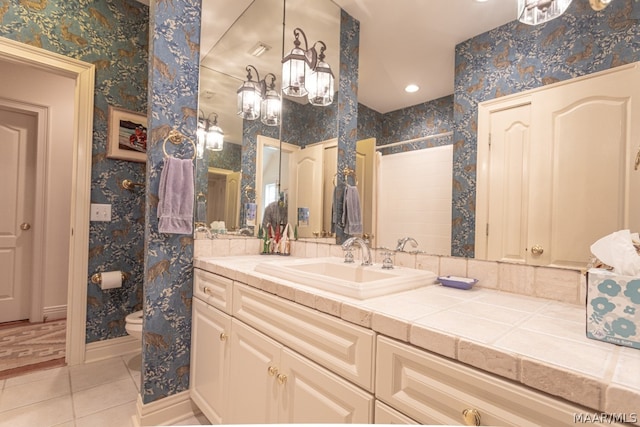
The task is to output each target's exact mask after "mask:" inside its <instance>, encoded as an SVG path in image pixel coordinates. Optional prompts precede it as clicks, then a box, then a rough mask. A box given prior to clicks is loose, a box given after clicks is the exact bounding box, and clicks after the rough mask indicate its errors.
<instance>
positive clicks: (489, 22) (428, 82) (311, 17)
mask: <svg viewBox="0 0 640 427" xmlns="http://www.w3.org/2000/svg"><path fill="white" fill-rule="evenodd" d="M202 7H203V11H202V34H201V81H200V92H201V97H200V107H201V109H202V110H203V111H205V113H209V112H211V111H215V112H216V113H217V114H218V115H219V124H220V126H221V127H222V128H223V129H224V130H225V134H226V135H227V137H226V138H225V140H229V141H231V142H236V143H241V136H240V133H241V127H242V125H241V124H239V125H238V123H239V122H238V118H237V116H235V91H236V89H237V88H238V86H240V84H241V83H242V80H244V79H245V78H246V71H245V69H244V68H245V66H246V65H248V64H252V65H254V66H255V67H256V68H257V69H258V71H259V72H260V78H264V76H265V74H266V73H268V72H272V73H274V74H276V75H277V76H278V79H279V75H280V69H279V67H280V65H279V62H280V59H281V57H282V52H283V50H284V51H287V52H288V51H289V50H290V49H291V48H292V47H293V43H292V42H293V28H294V26H295V27H300V28H302V29H303V30H304V32H305V33H306V35H307V38H308V41H309V44H310V45H311V44H312V43H313V42H315V41H317V40H323V41H324V42H325V43H326V45H327V62H328V63H329V64H330V65H331V66H332V69H333V70H334V73H336V74H337V73H338V71H339V52H338V46H339V44H340V40H339V32H337V31H336V28H339V23H340V22H339V17H340V12H339V7H340V8H342V9H344V10H345V11H346V12H348V13H349V14H350V15H351V16H353V17H354V18H356V19H357V20H359V21H360V52H359V53H360V64H359V81H358V101H359V102H360V103H362V104H364V105H366V106H367V107H369V108H372V109H373V110H376V111H378V112H380V113H387V112H389V111H394V110H397V109H400V108H404V107H409V106H412V105H416V104H420V103H423V102H426V101H430V100H433V99H437V98H440V97H442V96H446V95H450V94H452V93H453V79H454V60H455V46H456V44H458V43H460V42H463V41H465V40H468V39H469V38H471V37H474V36H476V35H478V34H481V33H484V32H486V31H488V30H490V29H493V28H496V27H498V26H500V25H502V24H505V23H507V22H510V21H512V20H514V19H515V17H516V9H517V0H487V1H486V2H478V1H476V0H393V1H391V0H287V11H286V18H285V21H286V26H285V30H284V39H285V42H284V46H283V44H282V36H283V19H282V15H283V1H282V0H203V2H202ZM310 11H311V12H312V13H309V12H310ZM258 41H260V42H264V43H266V44H268V45H270V46H271V48H272V49H271V50H270V51H269V52H268V53H267V54H265V55H263V56H262V57H260V58H255V57H252V56H250V55H249V54H248V51H249V50H250V48H251V47H252V46H254V45H255V44H256V43H257V42H258ZM238 53H240V55H238ZM253 77H254V79H255V75H254V76H253ZM277 83H278V87H279V83H280V82H279V81H278V82H277ZM409 83H414V84H417V85H418V86H420V90H419V91H418V92H416V93H412V94H409V93H406V92H405V91H404V88H405V86H406V85H408V84H409ZM229 104H231V106H229ZM229 107H230V108H229ZM240 123H241V122H240Z"/></svg>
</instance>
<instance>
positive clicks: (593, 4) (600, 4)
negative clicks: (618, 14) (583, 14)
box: [589, 0, 637, 11]
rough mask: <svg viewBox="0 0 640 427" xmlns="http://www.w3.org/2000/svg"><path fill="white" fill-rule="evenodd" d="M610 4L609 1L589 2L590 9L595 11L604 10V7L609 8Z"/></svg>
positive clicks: (595, 0)
mask: <svg viewBox="0 0 640 427" xmlns="http://www.w3.org/2000/svg"><path fill="white" fill-rule="evenodd" d="M636 1H637V0H636ZM610 3H611V0H589V4H590V5H591V9H593V10H595V11H599V10H602V9H604V8H605V7H607V6H609V4H610Z"/></svg>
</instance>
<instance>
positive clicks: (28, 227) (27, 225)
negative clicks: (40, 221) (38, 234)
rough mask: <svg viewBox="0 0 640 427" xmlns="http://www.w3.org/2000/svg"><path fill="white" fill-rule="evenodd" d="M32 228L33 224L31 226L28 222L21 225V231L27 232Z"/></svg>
mask: <svg viewBox="0 0 640 427" xmlns="http://www.w3.org/2000/svg"><path fill="white" fill-rule="evenodd" d="M30 228H31V224H29V223H28V222H23V223H22V224H20V230H24V231H27V230H28V229H30Z"/></svg>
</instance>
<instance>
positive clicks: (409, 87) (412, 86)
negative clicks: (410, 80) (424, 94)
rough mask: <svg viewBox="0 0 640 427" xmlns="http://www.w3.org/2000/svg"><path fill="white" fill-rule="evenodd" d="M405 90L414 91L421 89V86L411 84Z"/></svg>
mask: <svg viewBox="0 0 640 427" xmlns="http://www.w3.org/2000/svg"><path fill="white" fill-rule="evenodd" d="M404 90H405V92H409V93H413V92H417V91H418V90H420V87H419V86H418V85H414V84H410V85H408V86H407V87H405V88H404Z"/></svg>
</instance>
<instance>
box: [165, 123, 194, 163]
mask: <svg viewBox="0 0 640 427" xmlns="http://www.w3.org/2000/svg"><path fill="white" fill-rule="evenodd" d="M185 139H186V140H187V141H189V142H190V143H191V146H192V147H193V156H191V160H193V159H195V158H196V152H197V149H196V144H195V143H194V142H193V140H191V139H190V138H187V137H186V136H184V135H183V134H182V133H180V131H178V130H177V129H172V130H171V131H170V132H169V135H168V136H167V137H166V138H165V139H164V142H163V143H162V151H163V152H164V155H165V157H169V153H167V141H169V142H171V143H172V144H174V145H178V144H182V142H183V141H184V140H185Z"/></svg>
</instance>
